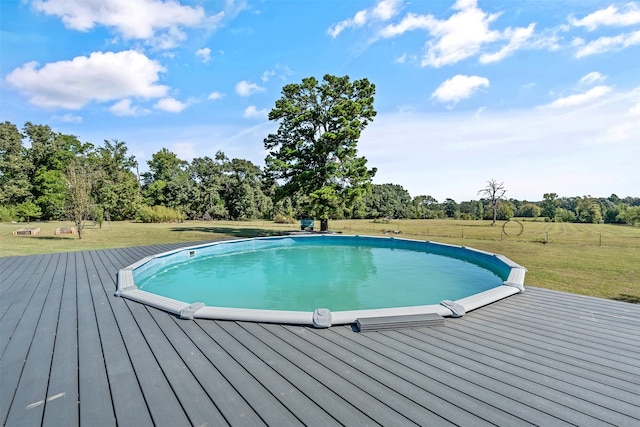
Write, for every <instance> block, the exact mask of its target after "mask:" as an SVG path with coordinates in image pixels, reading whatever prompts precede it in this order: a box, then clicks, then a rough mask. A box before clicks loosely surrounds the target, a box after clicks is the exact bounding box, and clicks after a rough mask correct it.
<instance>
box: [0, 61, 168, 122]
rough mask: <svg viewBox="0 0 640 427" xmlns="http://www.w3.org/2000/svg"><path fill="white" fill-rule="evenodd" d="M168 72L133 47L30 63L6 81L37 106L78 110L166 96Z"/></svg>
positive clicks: (11, 74)
mask: <svg viewBox="0 0 640 427" xmlns="http://www.w3.org/2000/svg"><path fill="white" fill-rule="evenodd" d="M165 71H166V70H165V68H164V67H163V66H162V65H160V64H159V63H158V62H156V61H154V60H151V59H149V58H147V57H146V56H145V55H144V54H142V53H138V52H135V51H132V50H128V51H124V52H94V53H92V54H91V55H90V56H89V57H86V56H78V57H76V58H74V59H73V60H71V61H59V62H52V63H49V64H46V65H45V66H43V67H41V68H38V63H36V62H28V63H26V64H24V65H22V66H21V67H19V68H16V69H14V70H13V71H11V73H9V74H8V75H7V77H6V82H7V83H8V84H9V85H10V86H12V87H13V88H15V89H17V90H18V91H20V92H22V93H24V94H26V95H27V96H29V101H30V102H31V103H32V104H34V105H37V106H39V107H60V108H66V109H70V110H76V109H80V108H82V107H84V106H85V105H87V104H88V103H90V102H106V101H113V100H117V99H122V98H128V97H137V98H147V99H148V98H160V97H163V96H165V95H166V93H167V91H168V89H169V88H168V87H167V86H164V85H160V84H158V81H159V79H160V78H159V74H160V73H162V72H165Z"/></svg>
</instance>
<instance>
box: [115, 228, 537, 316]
mask: <svg viewBox="0 0 640 427" xmlns="http://www.w3.org/2000/svg"><path fill="white" fill-rule="evenodd" d="M323 236H326V234H314V235H305V236H297V237H293V236H272V237H255V238H250V239H233V240H221V241H218V242H213V243H205V244H201V245H193V246H186V247H181V248H178V249H174V250H171V251H167V252H163V253H159V254H155V255H151V256H147V257H145V258H143V259H141V260H139V261H137V262H135V263H133V264H131V265H129V266H127V267H125V268H123V269H121V270H119V271H118V277H117V283H116V292H115V295H116V296H119V297H123V298H127V299H129V300H132V301H136V302H140V303H143V304H146V305H149V306H152V307H155V308H158V309H161V310H164V311H167V312H169V313H172V314H175V315H178V316H180V318H182V319H194V318H198V319H215V320H236V321H250V322H265V323H282V324H298V325H312V326H314V327H317V328H326V327H330V326H333V325H345V324H354V323H357V322H358V319H368V318H392V317H393V318H403V317H406V316H415V315H423V314H436V315H439V316H442V317H461V316H464V314H465V313H467V312H469V311H472V310H475V309H477V308H479V307H482V306H485V305H488V304H491V303H493V302H496V301H498V300H501V299H503V298H506V297H508V296H511V295H514V294H518V293H521V292H524V278H525V273H526V271H527V270H526V268H524V267H523V266H521V265H519V264H517V263H515V262H513V261H512V260H510V259H509V258H507V257H505V256H504V255H500V254H495V253H492V252H486V251H482V250H479V249H474V248H470V247H468V246H459V245H450V244H446V243H438V242H433V241H429V240H427V241H424V240H416V239H404V238H398V237H377V236H357V235H356V236H341V235H331V236H332V237H338V238H339V237H352V238H353V237H358V238H364V239H379V240H384V239H391V240H399V241H409V242H420V243H427V244H430V245H434V247H439V248H441V249H447V250H451V251H452V252H456V251H459V252H461V253H465V252H466V253H467V254H473V256H475V257H481V258H486V259H487V260H491V261H492V262H499V263H502V264H504V266H505V267H506V268H509V269H510V270H509V274H508V277H507V279H506V280H505V281H504V282H503V283H502V285H500V286H497V287H495V288H491V289H488V290H486V291H484V292H480V293H477V294H474V295H470V296H468V297H465V298H461V299H458V300H455V301H451V300H443V301H441V302H440V303H439V304H431V305H420V306H410V307H395V308H377V309H366V310H346V311H333V312H331V311H329V310H328V309H325V308H321V307H318V308H317V309H315V310H314V311H312V312H307V311H287V310H262V309H246V308H230V307H214V306H207V305H205V304H203V303H201V302H195V303H186V302H184V301H179V300H175V299H172V298H167V297H164V296H160V295H156V294H153V293H150V292H147V291H144V290H141V289H138V287H137V286H136V284H135V281H134V278H133V271H134V270H135V269H136V268H139V267H141V266H143V265H145V264H147V263H148V262H150V261H151V260H153V259H155V258H161V257H166V256H169V255H174V254H178V253H180V252H184V253H185V256H186V257H189V256H193V254H195V253H196V251H198V250H199V249H202V248H205V247H209V246H213V245H220V244H225V243H234V242H242V241H249V240H268V239H282V238H283V237H291V238H319V239H321V238H322V237H323Z"/></svg>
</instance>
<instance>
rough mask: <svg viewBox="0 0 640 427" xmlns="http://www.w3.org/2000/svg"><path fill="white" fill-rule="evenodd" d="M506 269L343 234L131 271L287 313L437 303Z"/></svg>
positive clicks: (475, 289) (168, 286) (487, 284)
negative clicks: (288, 311) (318, 309)
mask: <svg viewBox="0 0 640 427" xmlns="http://www.w3.org/2000/svg"><path fill="white" fill-rule="evenodd" d="M508 274H509V269H508V268H506V267H505V266H504V265H502V263H501V262H499V261H496V260H494V259H493V257H491V256H485V255H484V254H482V253H478V252H474V251H470V250H466V249H465V248H459V247H455V248H447V247H444V248H443V247H442V246H441V245H438V246H436V245H433V244H430V243H428V242H419V241H408V240H402V239H387V238H380V239H378V238H359V237H343V236H335V237H332V236H321V237H317V236H314V237H311V238H304V237H296V238H277V239H273V238H270V239H262V240H261V239H254V240H248V241H235V242H229V243H221V244H216V245H211V246H207V247H202V248H196V249H191V250H190V251H188V252H178V253H176V254H171V255H168V256H165V257H160V258H156V259H154V260H152V261H150V262H148V263H147V264H145V265H143V266H141V267H139V268H136V269H135V270H134V272H133V275H134V280H135V283H136V285H137V286H138V288H139V289H141V290H144V291H147V292H151V293H154V294H157V295H161V296H165V297H168V298H172V299H176V300H180V301H184V302H187V303H194V302H203V303H205V304H206V305H207V306H214V307H233V308H250V309H267V310H292V311H313V310H314V309H316V308H319V307H322V308H329V309H330V310H331V311H346V310H366V309H373V308H388V307H408V306H417V305H429V304H438V303H439V302H440V301H442V300H457V299H460V298H464V297H467V296H469V295H473V294H476V293H479V292H482V291H485V290H488V289H491V288H495V287H496V286H500V285H501V284H502V282H503V281H504V280H505V279H506V276H507V275H508Z"/></svg>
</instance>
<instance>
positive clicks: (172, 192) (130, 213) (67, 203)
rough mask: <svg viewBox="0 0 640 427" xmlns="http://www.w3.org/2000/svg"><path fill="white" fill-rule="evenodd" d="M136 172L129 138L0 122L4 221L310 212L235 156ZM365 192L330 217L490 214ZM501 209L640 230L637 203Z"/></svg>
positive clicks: (386, 187)
mask: <svg viewBox="0 0 640 427" xmlns="http://www.w3.org/2000/svg"><path fill="white" fill-rule="evenodd" d="M25 140H26V141H28V142H29V147H28V148H27V147H26V146H25V144H24V141H25ZM138 170H139V165H138V162H137V160H136V159H135V157H134V156H132V155H129V154H128V148H127V145H126V143H125V142H124V141H118V140H105V141H104V142H103V143H102V144H101V145H94V144H91V143H82V142H80V141H79V140H78V138H77V137H75V136H73V135H65V134H62V133H58V132H54V131H53V130H52V129H51V128H50V127H49V126H47V125H34V124H32V123H30V122H27V123H25V124H24V126H23V128H22V130H19V129H18V127H17V126H16V125H14V124H12V123H10V122H4V123H2V124H0V220H2V221H11V220H15V221H30V220H36V219H40V220H62V219H64V220H68V219H70V220H76V219H81V220H84V219H91V220H94V221H97V222H101V221H104V220H114V221H116V220H141V221H149V222H151V221H175V220H184V219H200V220H213V219H226V220H251V219H265V220H274V219H275V220H277V221H283V222H284V221H291V220H293V219H294V218H302V217H306V216H309V212H308V207H307V204H306V203H305V200H302V199H304V197H305V196H304V194H302V193H299V192H297V193H296V192H294V193H291V194H288V195H286V196H285V197H276V194H277V193H278V192H279V191H281V190H282V188H281V187H280V186H279V184H278V182H277V181H276V180H274V179H273V177H272V176H270V175H269V174H266V173H265V172H264V171H263V170H262V168H261V167H260V166H258V165H256V164H254V163H252V162H251V161H249V160H243V159H235V158H234V159H229V158H228V157H227V156H226V155H225V154H224V153H223V152H221V151H219V152H218V153H217V154H216V155H215V156H214V157H213V158H210V157H206V156H205V157H199V158H194V159H193V160H192V161H191V162H188V161H186V160H183V159H180V158H179V157H178V156H177V155H176V154H174V153H172V152H171V151H169V150H167V149H166V148H162V149H161V150H159V151H158V152H156V153H154V154H153V155H152V156H151V159H150V160H149V161H147V168H146V171H145V172H144V173H141V174H139V173H138ZM366 190H367V191H365V192H364V194H363V195H362V197H361V198H359V199H358V200H357V201H356V203H354V204H353V206H352V207H350V208H349V209H336V210H334V211H333V212H332V214H331V218H334V219H344V218H354V219H355V218H369V219H377V218H397V219H403V218H421V219H422V218H425V219H438V218H453V219H465V220H477V219H491V218H492V206H491V200H490V199H489V198H480V199H479V200H470V201H462V202H457V201H455V200H453V199H451V198H447V199H445V200H443V201H438V200H436V199H435V198H434V197H432V196H429V195H419V196H415V197H411V195H410V194H409V192H408V191H407V190H406V189H404V188H403V187H402V186H401V185H397V184H370V185H369V186H368V187H367V189H366ZM83 196H84V199H83ZM74 209H75V210H76V211H77V212H74ZM496 213H497V219H499V220H507V219H510V218H513V217H525V218H546V219H547V220H551V221H563V222H583V223H603V222H604V223H614V224H635V223H639V222H640V198H639V197H625V198H620V197H618V196H616V195H615V194H612V195H611V196H609V197H591V196H582V197H559V196H558V195H557V194H556V193H545V194H544V195H543V199H542V200H541V201H537V202H531V201H520V200H516V199H500V200H498V202H497V205H496Z"/></svg>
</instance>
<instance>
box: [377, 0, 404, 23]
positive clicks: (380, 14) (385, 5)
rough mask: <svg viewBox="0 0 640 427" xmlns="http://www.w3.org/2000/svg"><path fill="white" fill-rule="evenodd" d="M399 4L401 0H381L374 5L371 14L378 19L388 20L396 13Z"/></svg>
mask: <svg viewBox="0 0 640 427" xmlns="http://www.w3.org/2000/svg"><path fill="white" fill-rule="evenodd" d="M401 5H402V1H401V0H382V1H379V2H378V4H376V5H375V7H374V8H373V10H372V11H371V14H372V15H373V16H374V17H375V18H376V19H378V20H380V21H388V20H389V19H391V18H393V17H394V16H395V15H396V14H397V13H398V9H399V8H400V6H401Z"/></svg>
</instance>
